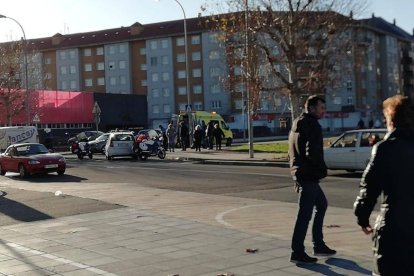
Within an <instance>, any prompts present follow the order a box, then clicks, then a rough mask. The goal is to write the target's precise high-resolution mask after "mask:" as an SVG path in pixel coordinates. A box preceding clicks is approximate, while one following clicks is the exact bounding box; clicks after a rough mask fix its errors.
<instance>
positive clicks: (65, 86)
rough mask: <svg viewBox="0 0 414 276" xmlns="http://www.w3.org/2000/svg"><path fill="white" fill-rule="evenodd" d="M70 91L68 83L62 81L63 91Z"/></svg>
mask: <svg viewBox="0 0 414 276" xmlns="http://www.w3.org/2000/svg"><path fill="white" fill-rule="evenodd" d="M67 89H68V83H67V82H66V81H62V90H67Z"/></svg>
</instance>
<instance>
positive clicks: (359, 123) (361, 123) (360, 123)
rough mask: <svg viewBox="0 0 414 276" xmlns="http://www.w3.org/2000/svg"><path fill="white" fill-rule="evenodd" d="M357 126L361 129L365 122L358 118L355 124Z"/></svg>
mask: <svg viewBox="0 0 414 276" xmlns="http://www.w3.org/2000/svg"><path fill="white" fill-rule="evenodd" d="M357 128H358V129H363V128H365V123H364V121H363V120H362V119H359V121H358V124H357Z"/></svg>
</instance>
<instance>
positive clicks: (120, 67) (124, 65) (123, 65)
mask: <svg viewBox="0 0 414 276" xmlns="http://www.w3.org/2000/svg"><path fill="white" fill-rule="evenodd" d="M125 68H126V61H125V60H120V61H119V69H125Z"/></svg>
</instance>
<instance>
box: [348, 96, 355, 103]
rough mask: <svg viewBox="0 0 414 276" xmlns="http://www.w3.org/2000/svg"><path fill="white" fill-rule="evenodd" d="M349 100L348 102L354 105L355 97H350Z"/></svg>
mask: <svg viewBox="0 0 414 276" xmlns="http://www.w3.org/2000/svg"><path fill="white" fill-rule="evenodd" d="M347 102H348V104H349V105H353V104H354V99H353V98H352V97H348V100H347Z"/></svg>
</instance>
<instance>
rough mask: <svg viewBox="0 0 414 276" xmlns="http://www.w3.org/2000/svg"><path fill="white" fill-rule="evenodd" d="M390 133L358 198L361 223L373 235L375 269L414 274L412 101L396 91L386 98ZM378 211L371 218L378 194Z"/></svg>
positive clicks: (368, 170)
mask: <svg viewBox="0 0 414 276" xmlns="http://www.w3.org/2000/svg"><path fill="white" fill-rule="evenodd" d="M383 113H384V115H385V119H386V125H387V130H388V133H387V135H386V136H385V138H384V140H383V141H381V142H379V143H377V144H376V145H375V146H374V148H373V150H372V153H371V160H370V162H369V163H368V165H367V167H366V169H365V171H364V174H363V175H362V179H361V183H360V192H359V196H358V197H357V198H356V201H355V203H354V213H355V215H356V216H357V218H358V221H357V222H358V225H359V226H361V228H362V231H363V232H364V233H365V234H367V235H372V241H373V251H374V252H373V254H374V269H373V275H382V276H394V275H404V276H408V275H414V234H413V229H414V204H413V199H414V185H413V179H414V162H413V160H414V106H413V103H412V102H410V99H409V98H408V97H405V96H401V95H396V96H393V97H390V98H388V99H386V100H385V101H384V102H383ZM380 196H381V199H380V208H379V210H380V212H379V215H378V217H377V218H376V220H375V225H374V227H372V226H371V223H370V221H369V218H370V215H371V213H372V211H373V210H374V207H375V205H376V203H377V200H378V197H380Z"/></svg>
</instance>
